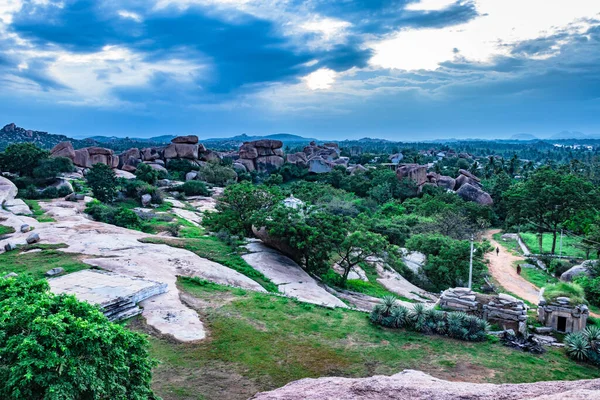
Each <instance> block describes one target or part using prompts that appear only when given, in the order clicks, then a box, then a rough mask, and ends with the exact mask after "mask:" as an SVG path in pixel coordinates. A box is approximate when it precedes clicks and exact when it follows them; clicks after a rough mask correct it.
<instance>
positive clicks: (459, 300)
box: [439, 287, 482, 314]
mask: <svg viewBox="0 0 600 400" xmlns="http://www.w3.org/2000/svg"><path fill="white" fill-rule="evenodd" d="M439 306H440V307H441V308H442V309H444V310H450V311H462V312H465V313H469V314H480V312H481V309H482V306H481V305H480V303H479V302H478V301H477V296H476V294H475V292H474V291H472V290H471V289H469V288H461V287H457V288H452V289H447V290H445V291H444V292H443V293H442V295H441V296H440V301H439Z"/></svg>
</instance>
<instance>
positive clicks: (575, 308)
mask: <svg viewBox="0 0 600 400" xmlns="http://www.w3.org/2000/svg"><path fill="white" fill-rule="evenodd" d="M589 315H590V311H589V309H588V307H587V306H586V305H585V304H579V305H573V304H571V301H570V299H569V298H568V297H557V298H556V299H554V300H552V301H549V302H548V301H547V300H546V299H545V298H544V289H542V290H541V291H540V298H539V304H538V320H539V321H540V322H541V323H542V324H543V325H544V326H546V327H549V328H552V330H554V331H557V332H562V333H571V332H579V331H581V330H583V329H585V327H586V324H587V319H588V317H589Z"/></svg>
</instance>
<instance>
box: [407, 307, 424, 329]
mask: <svg viewBox="0 0 600 400" xmlns="http://www.w3.org/2000/svg"><path fill="white" fill-rule="evenodd" d="M426 314H427V309H426V308H425V305H424V304H422V303H417V304H415V305H414V306H413V309H412V312H411V313H410V319H411V320H412V322H413V323H414V324H415V325H417V324H422V323H423V322H424V320H425V315H426Z"/></svg>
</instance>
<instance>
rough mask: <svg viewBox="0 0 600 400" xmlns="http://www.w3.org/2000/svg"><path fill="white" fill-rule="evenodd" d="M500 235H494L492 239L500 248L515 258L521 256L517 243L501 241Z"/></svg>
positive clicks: (506, 240) (512, 240) (508, 240)
mask: <svg viewBox="0 0 600 400" xmlns="http://www.w3.org/2000/svg"><path fill="white" fill-rule="evenodd" d="M502 234H503V233H502V232H498V233H494V235H492V237H493V238H494V240H495V241H496V242H498V243H500V244H501V245H502V247H504V248H506V249H507V250H508V251H510V252H511V253H513V254H515V255H517V256H520V255H522V254H521V247H520V246H519V243H518V242H517V241H516V240H515V239H502Z"/></svg>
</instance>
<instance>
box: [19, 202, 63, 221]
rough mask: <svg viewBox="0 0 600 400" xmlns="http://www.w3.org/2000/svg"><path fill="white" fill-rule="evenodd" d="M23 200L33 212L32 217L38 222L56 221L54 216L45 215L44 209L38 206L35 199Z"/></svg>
mask: <svg viewBox="0 0 600 400" xmlns="http://www.w3.org/2000/svg"><path fill="white" fill-rule="evenodd" d="M24 201H25V203H26V204H27V205H28V206H29V209H30V210H31V212H32V213H33V215H32V216H33V218H35V219H36V220H37V221H38V222H56V220H55V219H54V218H52V217H50V216H48V215H46V211H44V209H43V208H42V207H41V206H40V203H38V202H37V201H36V200H24Z"/></svg>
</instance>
